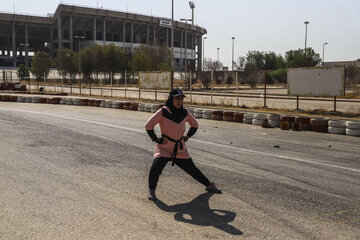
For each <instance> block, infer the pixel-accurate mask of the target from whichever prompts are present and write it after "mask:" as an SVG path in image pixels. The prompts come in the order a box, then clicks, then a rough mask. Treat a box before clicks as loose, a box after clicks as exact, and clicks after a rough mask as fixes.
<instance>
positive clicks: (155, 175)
mask: <svg viewBox="0 0 360 240" xmlns="http://www.w3.org/2000/svg"><path fill="white" fill-rule="evenodd" d="M168 161H169V159H168V158H162V157H158V158H155V159H154V160H153V163H152V165H151V168H150V173H149V189H153V190H155V189H156V186H157V183H158V181H159V176H160V174H161V173H162V171H163V169H164V167H165V166H166V164H167V163H168Z"/></svg>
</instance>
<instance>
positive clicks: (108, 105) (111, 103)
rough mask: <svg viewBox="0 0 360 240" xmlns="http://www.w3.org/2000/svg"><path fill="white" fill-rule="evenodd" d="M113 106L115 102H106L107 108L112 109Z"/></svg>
mask: <svg viewBox="0 0 360 240" xmlns="http://www.w3.org/2000/svg"><path fill="white" fill-rule="evenodd" d="M112 105H113V101H110V100H106V101H105V107H106V108H112Z"/></svg>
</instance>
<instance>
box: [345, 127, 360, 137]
mask: <svg viewBox="0 0 360 240" xmlns="http://www.w3.org/2000/svg"><path fill="white" fill-rule="evenodd" d="M346 135H349V136H356V137H360V129H351V128H346Z"/></svg>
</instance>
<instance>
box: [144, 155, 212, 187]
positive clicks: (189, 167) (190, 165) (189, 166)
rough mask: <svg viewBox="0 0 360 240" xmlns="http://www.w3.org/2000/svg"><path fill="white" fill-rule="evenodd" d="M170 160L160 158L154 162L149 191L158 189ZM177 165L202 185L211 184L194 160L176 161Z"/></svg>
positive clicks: (150, 174)
mask: <svg viewBox="0 0 360 240" xmlns="http://www.w3.org/2000/svg"><path fill="white" fill-rule="evenodd" d="M169 161H170V158H165V157H158V158H155V159H154V160H153V163H152V166H151V169H150V173H149V189H154V190H155V189H156V186H157V183H158V181H159V176H160V174H161V173H162V171H163V169H164V167H165V166H166V164H167V163H168V162H169ZM175 164H176V165H177V166H179V167H180V168H181V169H182V170H184V171H185V172H187V173H188V174H190V176H192V177H193V178H194V179H195V180H197V181H198V182H200V183H202V184H203V185H204V186H208V185H210V184H211V182H210V181H209V179H207V177H205V175H204V174H203V173H202V172H201V171H200V170H199V169H198V168H197V167H196V166H195V164H194V162H193V160H192V159H191V158H189V159H175Z"/></svg>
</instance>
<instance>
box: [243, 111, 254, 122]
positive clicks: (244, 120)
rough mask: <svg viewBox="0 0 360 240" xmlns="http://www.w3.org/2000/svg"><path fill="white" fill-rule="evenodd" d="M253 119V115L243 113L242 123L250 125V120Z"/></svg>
mask: <svg viewBox="0 0 360 240" xmlns="http://www.w3.org/2000/svg"><path fill="white" fill-rule="evenodd" d="M254 117H255V114H254V113H245V114H244V119H243V123H246V124H252V120H253V119H254Z"/></svg>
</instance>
